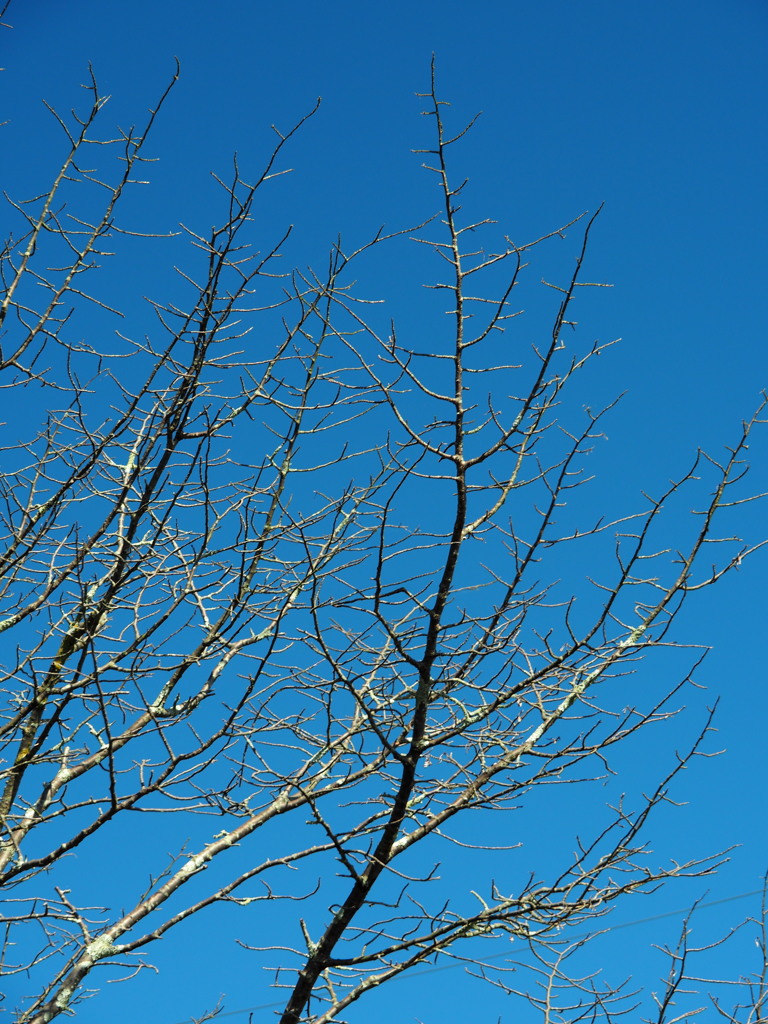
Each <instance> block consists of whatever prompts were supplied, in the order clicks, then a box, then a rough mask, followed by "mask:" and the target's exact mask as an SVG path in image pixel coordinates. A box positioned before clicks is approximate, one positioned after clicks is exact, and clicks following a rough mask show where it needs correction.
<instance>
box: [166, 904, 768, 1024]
mask: <svg viewBox="0 0 768 1024" xmlns="http://www.w3.org/2000/svg"><path fill="white" fill-rule="evenodd" d="M763 892H764V890H763V889H752V890H751V892H740V893H737V895H735V896H724V897H723V898H722V899H719V900H708V901H707V902H706V903H697V904H696V910H704V909H705V908H707V907H719V906H721V905H722V904H723V903H734V902H735V901H736V900H744V899H747V897H749V896H760V895H762V893H763ZM690 909H691V908H690V906H688V907H683V908H682V909H680V910H665V911H664V913H663V914H653V915H652V916H651V917H639V918H637V920H635V921H624V922H623V923H622V924H614V925H608V926H607V927H606V928H600V929H599V930H598V931H594V932H582V933H581V934H580V935H575V936H574V937H573V938H574V941H578V940H580V939H587V938H589V937H590V935H597V934H605V933H607V932H617V931H618V930H619V929H620V928H633V927H634V926H635V925H638V924H651V923H652V922H653V921H662V920H663V919H664V918H667V917H682V916H683V915H685V914H687V913H688V912H689V911H690ZM507 955H508V954H507V953H494V954H493V955H492V956H487V957H484V959H485V960H501V959H502V958H503V957H505V956H507ZM459 966H460V964H459V963H450V964H443V965H442V966H440V967H437V966H434V967H425V968H423V969H422V970H420V971H411V972H409V975H408V976H409V977H411V978H417V977H423V976H424V975H426V974H437V973H438V971H453V970H455V969H456V968H457V967H459ZM282 1005H283V1000H281V999H280V1000H277V1001H276V1002H274V1003H261V1004H260V1005H259V1006H245V1007H242V1008H241V1009H239V1010H224V1011H223V1012H222V1013H217V1014H216V1016H215V1018H213V1019H215V1020H220V1019H221V1018H222V1017H236V1016H239V1015H240V1014H241V1013H255V1012H257V1011H258V1010H274V1009H276V1008H277V1007H278V1006H282ZM194 1019H195V1018H194V1017H187V1018H186V1019H185V1020H182V1021H176V1022H175V1024H190V1022H191V1021H194Z"/></svg>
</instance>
